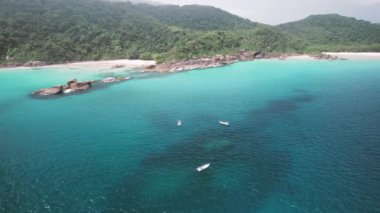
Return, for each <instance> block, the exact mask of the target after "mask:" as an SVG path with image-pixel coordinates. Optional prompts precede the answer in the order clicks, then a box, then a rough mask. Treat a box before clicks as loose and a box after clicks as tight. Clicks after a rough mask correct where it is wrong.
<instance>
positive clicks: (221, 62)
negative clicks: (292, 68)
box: [144, 51, 339, 72]
mask: <svg viewBox="0 0 380 213" xmlns="http://www.w3.org/2000/svg"><path fill="white" fill-rule="evenodd" d="M294 56H299V54H281V53H265V52H261V51H259V52H254V51H240V52H239V53H237V54H231V55H216V56H214V57H210V58H194V59H190V60H180V61H173V62H167V63H161V64H157V65H150V66H147V67H145V69H144V71H146V72H181V71H186V70H193V69H204V68H213V67H220V66H225V65H229V64H233V63H236V62H239V61H251V60H258V59H279V60H286V59H287V58H289V57H294ZM308 56H309V57H310V58H312V59H317V60H338V59H339V58H338V57H337V56H332V55H328V54H317V55H308Z"/></svg>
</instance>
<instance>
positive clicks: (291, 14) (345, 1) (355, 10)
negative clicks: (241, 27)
mask: <svg viewBox="0 0 380 213" xmlns="http://www.w3.org/2000/svg"><path fill="white" fill-rule="evenodd" d="M156 1H157V2H161V3H169V4H176V5H184V4H200V5H212V6H215V7H218V8H221V9H224V10H227V11H229V12H231V13H233V14H236V15H239V16H242V17H244V18H249V19H251V20H252V21H257V22H261V23H265V24H279V23H285V22H289V21H295V20H299V19H303V18H305V17H306V16H308V15H311V14H326V13H338V14H341V15H345V16H354V17H356V18H359V19H365V20H368V21H372V22H376V23H380V0H156Z"/></svg>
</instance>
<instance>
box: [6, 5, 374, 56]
mask: <svg viewBox="0 0 380 213" xmlns="http://www.w3.org/2000/svg"><path fill="white" fill-rule="evenodd" d="M379 44H380V26H379V25H375V24H371V23H369V22H365V21H359V20H356V19H352V18H346V17H341V16H337V15H328V16H312V17H309V18H307V19H305V20H302V21H300V22H295V23H289V24H285V25H280V26H277V27H271V26H265V25H262V24H258V23H253V22H250V21H249V20H246V19H242V18H240V17H238V16H234V15H232V14H229V13H227V12H225V11H222V10H220V9H217V8H213V7H205V6H196V5H192V6H183V7H179V6H163V5H161V6H152V5H147V4H137V5H136V4H131V3H129V2H114V3H110V2H105V1H100V0H1V1H0V62H1V61H4V60H5V58H6V56H8V57H11V58H13V60H14V61H17V62H23V61H29V60H41V61H49V62H65V61H81V60H100V59H120V58H130V59H144V60H150V59H154V60H157V61H159V62H163V61H168V60H176V59H189V58H193V57H204V56H212V55H216V54H228V53H236V51H238V50H241V49H246V50H262V51H266V52H305V51H307V52H316V51H328V50H334V51H336V50H346V51H379Z"/></svg>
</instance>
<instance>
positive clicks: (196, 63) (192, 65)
mask: <svg viewBox="0 0 380 213" xmlns="http://www.w3.org/2000/svg"><path fill="white" fill-rule="evenodd" d="M263 59H273V60H380V52H323V53H321V54H298V55H297V54H285V53H264V52H260V51H259V52H253V51H242V52H239V53H237V54H231V55H216V56H213V57H207V58H198V59H190V60H178V61H172V62H165V63H161V64H157V62H156V61H154V60H130V59H118V60H101V61H82V62H70V63H60V64H48V63H45V62H40V61H30V62H27V63H24V64H22V63H14V64H8V65H0V70H1V69H6V68H8V69H26V68H40V67H48V68H67V69H83V68H89V69H99V68H104V69H107V68H109V69H121V68H126V69H141V70H142V71H144V72H181V71H187V70H194V69H202V68H213V67H221V66H225V65H229V64H234V63H237V62H242V61H253V60H263Z"/></svg>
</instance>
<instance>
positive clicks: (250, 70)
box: [0, 60, 380, 213]
mask: <svg viewBox="0 0 380 213" xmlns="http://www.w3.org/2000/svg"><path fill="white" fill-rule="evenodd" d="M113 75H122V76H132V77H133V80H130V81H127V82H124V83H120V84H116V85H112V86H109V87H107V88H102V89H96V90H93V91H90V92H85V93H82V94H79V95H70V96H66V97H60V98H48V99H36V98H34V97H32V96H30V93H31V92H33V91H35V90H38V89H40V88H44V87H49V86H53V85H57V84H63V83H65V82H66V81H68V80H70V79H72V78H78V79H79V80H91V79H101V78H104V77H107V76H113ZM178 119H180V120H182V124H183V126H182V127H177V124H176V122H177V120H178ZM219 120H222V121H229V122H230V123H231V126H229V127H225V126H222V125H220V124H218V121H219ZM205 163H210V164H211V166H210V167H209V168H208V169H207V170H205V171H203V172H200V173H198V172H197V171H196V168H197V167H198V166H200V165H202V164H205ZM0 212H12V213H13V212H167V213H170V212H380V61H308V60H302V61H300V60H299V61H297V60H294V61H292V60H288V61H276V60H263V61H254V62H243V63H238V64H234V65H231V66H225V67H221V68H214V69H205V70H195V71H189V72H183V73H176V74H143V73H140V72H137V71H133V70H119V71H116V70H107V69H103V70H101V69H99V70H89V69H71V70H69V69H66V70H65V69H62V68H40V69H15V70H12V69H2V70H0Z"/></svg>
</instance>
